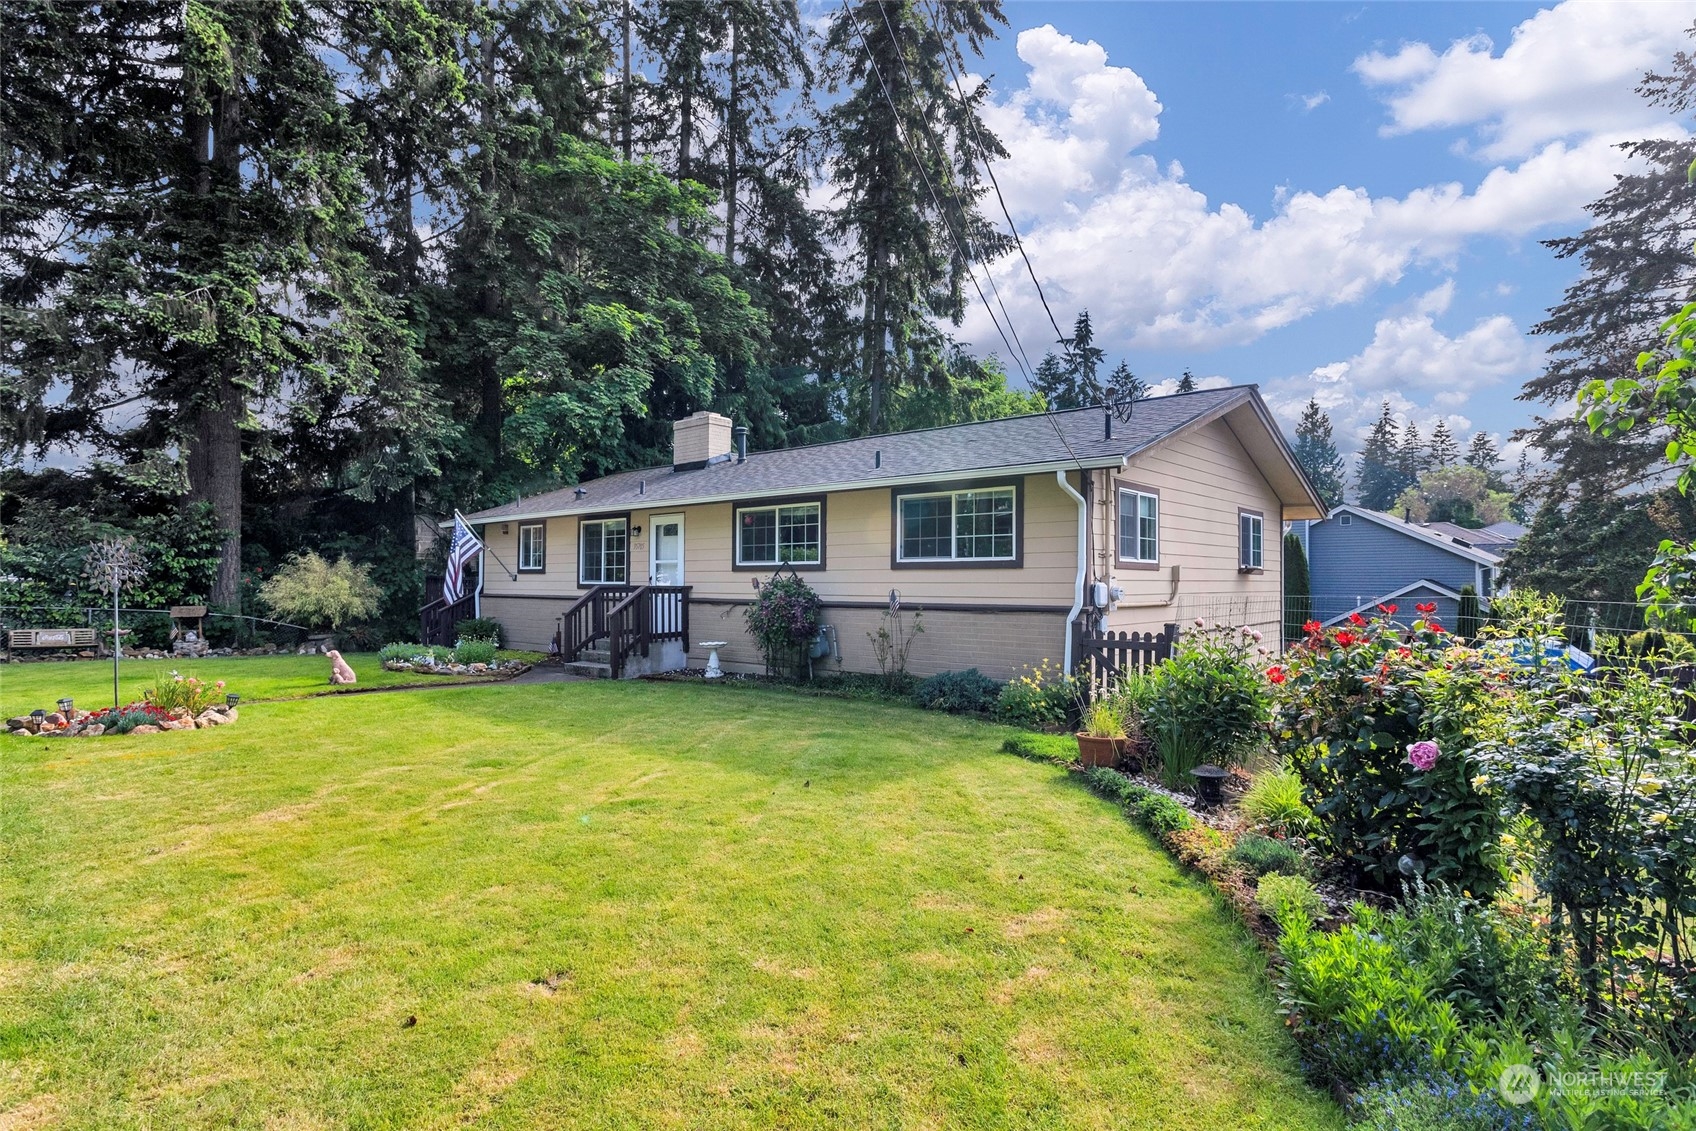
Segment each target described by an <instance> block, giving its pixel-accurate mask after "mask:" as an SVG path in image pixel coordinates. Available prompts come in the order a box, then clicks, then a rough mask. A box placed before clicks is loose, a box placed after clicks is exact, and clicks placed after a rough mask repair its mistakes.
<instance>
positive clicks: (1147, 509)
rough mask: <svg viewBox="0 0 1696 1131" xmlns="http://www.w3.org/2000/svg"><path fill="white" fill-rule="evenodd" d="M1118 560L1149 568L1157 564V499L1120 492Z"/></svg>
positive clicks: (1129, 490) (1128, 489)
mask: <svg viewBox="0 0 1696 1131" xmlns="http://www.w3.org/2000/svg"><path fill="white" fill-rule="evenodd" d="M1119 560H1120V561H1122V562H1135V563H1137V564H1148V565H1152V564H1154V563H1155V562H1158V561H1159V560H1160V496H1159V495H1156V494H1154V493H1153V492H1151V491H1139V490H1137V489H1136V488H1135V487H1121V488H1119Z"/></svg>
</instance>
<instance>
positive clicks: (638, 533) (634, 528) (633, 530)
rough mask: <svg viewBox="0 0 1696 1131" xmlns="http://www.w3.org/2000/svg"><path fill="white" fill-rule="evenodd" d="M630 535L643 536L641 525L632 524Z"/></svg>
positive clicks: (634, 536) (633, 536)
mask: <svg viewBox="0 0 1696 1131" xmlns="http://www.w3.org/2000/svg"><path fill="white" fill-rule="evenodd" d="M630 537H632V538H640V537H642V528H641V527H640V526H632V527H631V528H630Z"/></svg>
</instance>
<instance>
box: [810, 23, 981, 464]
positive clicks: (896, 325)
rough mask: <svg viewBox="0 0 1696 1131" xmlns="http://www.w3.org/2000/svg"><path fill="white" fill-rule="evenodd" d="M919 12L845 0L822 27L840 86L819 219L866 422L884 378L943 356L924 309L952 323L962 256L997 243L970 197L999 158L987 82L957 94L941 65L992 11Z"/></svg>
mask: <svg viewBox="0 0 1696 1131" xmlns="http://www.w3.org/2000/svg"><path fill="white" fill-rule="evenodd" d="M927 11H928V12H930V13H931V15H929V16H928V17H927V15H926V14H925V12H923V11H921V10H920V9H919V8H918V6H917V5H916V3H915V2H914V0H895V2H891V3H882V2H880V0H854V2H852V3H848V4H845V5H844V6H842V7H841V8H839V9H837V11H836V12H835V14H834V15H833V16H832V17H831V21H830V30H829V33H828V35H827V37H826V49H827V51H828V52H829V56H830V59H831V64H830V68H829V75H830V80H831V81H830V85H831V89H832V91H833V92H836V91H839V92H842V97H841V98H840V99H839V100H838V101H837V102H836V103H835V104H834V105H833V106H831V108H830V109H829V110H828V111H827V112H826V113H825V116H824V135H825V141H826V145H827V147H828V150H829V153H830V160H829V169H830V172H831V174H832V177H833V179H834V181H835V183H836V188H837V192H838V198H839V200H840V201H841V202H842V203H841V206H840V207H839V208H838V209H837V210H836V211H835V212H834V214H833V215H832V218H831V231H832V234H833V235H834V236H836V237H837V239H839V240H841V241H842V242H843V244H844V245H845V247H846V249H847V250H846V259H847V261H848V263H849V265H850V272H851V276H852V278H853V279H854V291H855V293H856V296H857V298H858V300H859V303H860V307H861V315H860V327H859V330H858V332H857V337H858V339H859V341H858V347H859V348H858V351H857V352H858V366H857V368H858V370H859V372H858V390H859V391H858V396H857V400H856V403H857V404H858V405H861V406H863V407H861V408H859V409H858V410H857V414H858V415H859V417H860V418H861V420H862V421H863V426H864V428H865V430H867V431H872V432H875V431H877V430H879V429H880V428H882V427H883V426H884V424H885V419H884V417H885V407H886V402H887V400H888V397H889V392H890V390H891V388H892V387H893V386H897V385H901V384H905V383H911V382H913V381H915V380H918V379H919V378H920V377H921V375H922V374H925V373H927V372H934V371H937V370H940V369H942V368H943V366H942V365H941V357H942V354H943V352H944V348H945V343H944V341H943V339H942V337H941V335H940V334H938V333H937V331H936V329H935V325H934V322H933V319H942V320H945V321H948V322H952V323H954V324H956V325H957V324H958V323H959V321H960V319H961V317H962V316H963V314H964V313H965V308H966V287H967V285H968V283H969V281H970V280H969V278H968V273H969V272H970V271H971V267H972V263H973V262H974V261H976V260H983V259H988V258H990V257H992V256H994V255H996V254H999V253H1000V251H1001V250H1003V249H1004V247H1005V246H1006V245H1007V242H1008V241H1007V238H1006V237H1004V236H1002V235H1000V234H999V233H998V232H996V230H995V229H994V228H993V227H992V226H991V225H990V224H989V222H988V220H987V219H985V217H984V216H983V214H982V212H981V211H980V210H979V207H978V205H979V198H980V197H981V196H982V194H983V192H984V189H983V187H982V184H981V172H980V162H981V161H983V160H986V159H990V158H994V157H1004V156H1006V151H1005V150H1003V149H1002V147H1001V143H1000V142H999V141H997V140H996V138H995V137H994V135H993V134H991V133H990V132H989V130H988V128H987V127H986V126H985V125H984V124H983V122H982V121H981V120H980V119H979V108H980V107H981V105H982V102H983V99H984V98H985V97H987V95H988V87H987V85H983V86H979V87H978V89H977V90H976V91H975V92H973V93H972V94H971V95H962V94H960V93H959V92H958V91H957V90H956V88H955V87H954V86H953V84H952V82H951V76H950V68H952V69H953V70H955V71H958V70H963V69H964V63H965V58H964V56H965V52H966V51H970V52H972V53H973V54H981V53H982V48H983V44H984V43H985V42H986V41H987V40H988V39H990V38H991V37H992V36H993V34H994V25H995V24H998V23H999V24H1005V23H1006V18H1005V17H1004V16H1003V15H1002V14H1001V6H1000V4H999V2H998V0H960V2H957V3H949V4H939V5H936V6H934V7H932V8H929V9H927Z"/></svg>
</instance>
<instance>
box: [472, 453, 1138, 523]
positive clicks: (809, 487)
mask: <svg viewBox="0 0 1696 1131" xmlns="http://www.w3.org/2000/svg"><path fill="white" fill-rule="evenodd" d="M1125 463H1126V457H1125V456H1122V455H1113V456H1099V457H1097V458H1095V459H1084V460H1081V461H1080V460H1070V459H1067V460H1049V461H1047V462H1044V463H1028V464H1015V465H1013V466H1011V467H973V468H964V469H962V470H959V471H942V472H936V471H932V472H926V473H923V474H920V475H899V476H890V477H889V478H886V479H870V480H867V479H859V480H854V481H852V482H848V483H820V484H817V485H813V484H802V485H799V486H796V485H791V486H788V487H774V488H770V489H768V490H764V491H735V490H731V491H718V492H715V493H713V494H710V495H695V496H687V497H684V498H681V499H654V500H652V501H651V502H649V501H647V500H642V499H625V500H623V501H621V502H615V503H607V504H605V505H603V506H596V507H587V506H585V507H568V508H554V509H552V510H538V511H524V512H522V513H519V512H514V513H511V514H482V513H478V514H471V515H467V516H465V521H466V522H470V523H475V524H477V525H479V526H481V525H485V524H487V523H491V522H525V521H528V520H530V519H537V518H566V517H570V516H573V515H581V516H583V517H586V518H587V517H590V516H593V515H596V514H600V513H603V512H608V511H611V512H618V511H627V510H644V509H646V510H664V509H668V508H671V507H692V506H698V505H700V504H702V503H729V502H741V501H743V500H744V499H749V500H752V499H782V498H788V497H789V496H791V495H794V494H797V493H798V492H805V493H807V494H820V495H822V494H828V493H832V492H836V491H875V490H878V489H881V488H884V487H907V486H911V485H913V484H915V483H947V482H950V481H952V480H955V479H983V478H986V477H989V476H995V475H1041V474H1044V473H1045V472H1049V471H1053V472H1056V473H1058V474H1060V476H1061V477H1062V478H1064V477H1065V473H1066V472H1067V471H1073V470H1088V469H1094V468H1108V467H1111V468H1122V467H1124V466H1125ZM1080 465H1081V466H1080ZM1066 490H1067V493H1068V494H1072V495H1074V496H1076V494H1077V493H1076V492H1074V491H1072V490H1071V488H1070V487H1067V489H1066ZM438 525H445V526H452V525H453V523H452V522H451V521H449V522H447V523H445V524H438Z"/></svg>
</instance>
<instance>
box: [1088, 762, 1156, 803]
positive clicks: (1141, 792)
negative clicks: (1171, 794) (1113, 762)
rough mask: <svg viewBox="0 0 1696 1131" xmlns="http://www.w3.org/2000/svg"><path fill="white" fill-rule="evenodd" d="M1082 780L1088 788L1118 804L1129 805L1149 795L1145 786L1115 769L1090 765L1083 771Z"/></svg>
mask: <svg viewBox="0 0 1696 1131" xmlns="http://www.w3.org/2000/svg"><path fill="white" fill-rule="evenodd" d="M1084 781H1085V782H1087V783H1088V785H1089V787H1090V789H1092V790H1094V791H1095V792H1096V793H1098V794H1100V795H1101V796H1102V797H1105V798H1107V800H1109V801H1112V802H1114V803H1116V804H1119V805H1129V804H1131V803H1133V802H1137V801H1141V800H1142V799H1143V798H1145V797H1147V796H1149V790H1148V787H1147V786H1143V785H1138V784H1137V783H1136V782H1134V781H1132V780H1131V779H1130V778H1128V777H1126V776H1125V775H1124V774H1121V773H1119V772H1118V771H1117V770H1110V769H1108V768H1107V767H1106V766H1092V767H1090V768H1089V769H1087V770H1085V771H1084Z"/></svg>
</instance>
